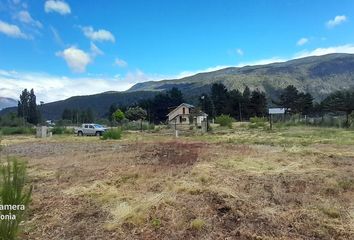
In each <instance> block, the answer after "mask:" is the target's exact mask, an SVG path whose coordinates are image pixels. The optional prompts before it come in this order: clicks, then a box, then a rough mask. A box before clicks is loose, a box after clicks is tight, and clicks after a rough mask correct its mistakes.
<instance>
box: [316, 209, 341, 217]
mask: <svg viewBox="0 0 354 240" xmlns="http://www.w3.org/2000/svg"><path fill="white" fill-rule="evenodd" d="M320 210H321V211H322V212H323V213H324V214H326V215H327V216H328V217H330V218H339V217H340V212H339V210H338V209H336V208H334V207H322V208H320Z"/></svg>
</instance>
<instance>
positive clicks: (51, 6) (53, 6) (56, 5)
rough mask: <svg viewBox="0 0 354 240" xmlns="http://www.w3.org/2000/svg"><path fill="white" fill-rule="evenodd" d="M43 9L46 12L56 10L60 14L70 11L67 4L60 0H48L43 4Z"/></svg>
mask: <svg viewBox="0 0 354 240" xmlns="http://www.w3.org/2000/svg"><path fill="white" fill-rule="evenodd" d="M44 10H45V12H46V13H50V12H57V13H59V14H61V15H66V14H70V13H71V9H70V6H69V4H67V3H66V2H64V1H60V0H48V1H46V2H45V4H44Z"/></svg>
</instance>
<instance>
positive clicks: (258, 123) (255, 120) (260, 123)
mask: <svg viewBox="0 0 354 240" xmlns="http://www.w3.org/2000/svg"><path fill="white" fill-rule="evenodd" d="M267 122H268V121H267V119H266V118H261V117H251V118H250V125H249V128H265V127H266V125H267Z"/></svg>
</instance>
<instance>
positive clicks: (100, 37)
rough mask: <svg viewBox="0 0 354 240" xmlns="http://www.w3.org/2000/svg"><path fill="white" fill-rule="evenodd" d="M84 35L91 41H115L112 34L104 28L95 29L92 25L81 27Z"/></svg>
mask: <svg viewBox="0 0 354 240" xmlns="http://www.w3.org/2000/svg"><path fill="white" fill-rule="evenodd" d="M81 29H82V31H83V33H84V35H85V36H86V37H87V38H89V39H90V40H92V41H98V42H103V41H111V42H115V37H114V36H113V34H112V33H111V32H110V31H108V30H105V29H98V30H97V31H95V30H94V29H93V27H91V26H88V27H81Z"/></svg>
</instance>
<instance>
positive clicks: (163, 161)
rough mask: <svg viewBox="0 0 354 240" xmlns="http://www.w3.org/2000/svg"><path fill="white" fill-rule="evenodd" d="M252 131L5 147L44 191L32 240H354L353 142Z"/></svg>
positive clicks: (30, 230)
mask: <svg viewBox="0 0 354 240" xmlns="http://www.w3.org/2000/svg"><path fill="white" fill-rule="evenodd" d="M252 121H253V123H249V124H245V123H239V122H237V123H233V128H232V129H229V128H225V127H219V126H218V125H213V131H212V133H210V134H204V135H201V134H191V135H188V136H184V135H183V134H181V136H180V137H179V138H178V139H175V138H174V136H173V133H171V130H169V129H163V128H161V129H160V130H159V131H158V132H134V133H133V132H126V133H125V134H124V135H121V140H120V141H119V142H115V141H97V138H93V137H92V138H90V137H87V138H77V137H75V136H69V135H63V136H54V137H53V138H52V139H50V140H45V141H42V140H41V139H30V138H29V137H26V138H23V139H20V138H18V139H14V138H12V137H10V136H8V137H5V139H4V144H6V145H7V147H6V148H5V154H4V155H20V156H25V157H26V159H27V160H28V161H29V171H28V173H29V177H30V180H31V182H33V183H34V184H35V185H36V186H38V189H40V190H37V191H36V194H35V195H34V199H33V203H32V205H31V209H33V210H32V212H31V214H30V216H29V219H28V221H25V222H24V229H23V230H24V234H23V236H24V238H25V239H53V240H55V239H68V238H69V239H71V238H74V237H77V238H85V237H86V236H92V237H93V238H96V239H208V238H209V239H227V238H230V239H353V237H354V227H353V226H354V224H353V223H354V222H353V218H354V212H353V209H354V205H353V201H352V200H351V199H353V197H354V186H353V182H354V174H353V173H354V171H353V167H354V163H353V157H354V150H353V147H352V146H353V145H354V132H353V131H351V130H347V129H341V128H320V127H311V126H284V127H281V128H274V129H273V130H272V131H270V130H269V129H268V128H267V127H266V128H263V127H257V128H249V125H250V124H259V122H261V123H262V122H263V120H261V119H254V120H252ZM14 143H16V144H14ZM73 152H74V153H78V154H73ZM39 187H40V188H39ZM58 196H60V197H58ZM62 219H65V221H62ZM92 229H95V231H94V232H93V231H92Z"/></svg>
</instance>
